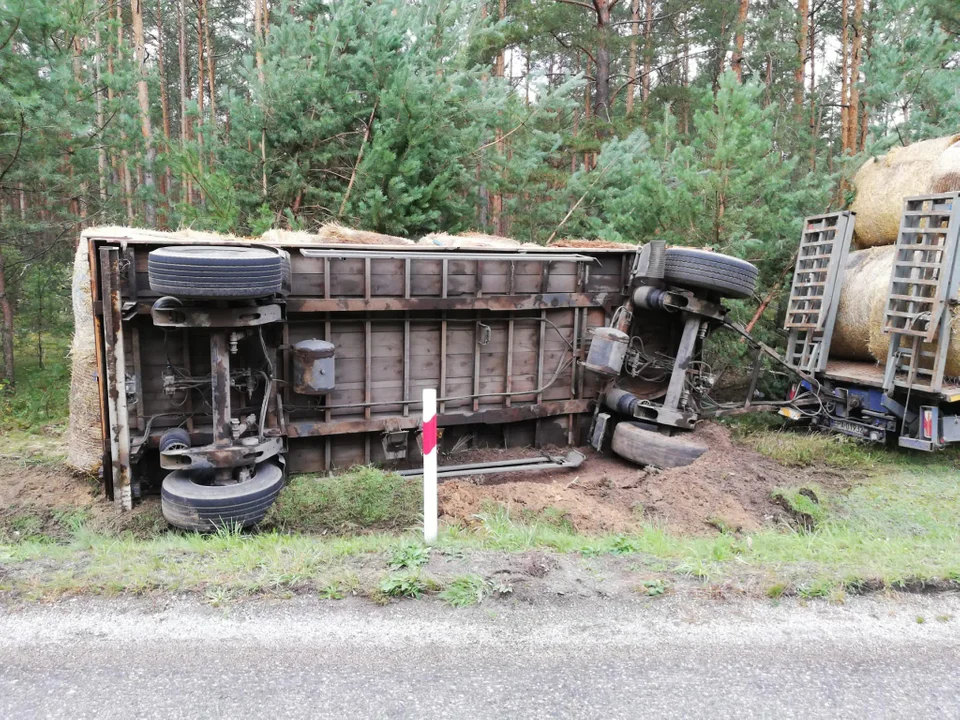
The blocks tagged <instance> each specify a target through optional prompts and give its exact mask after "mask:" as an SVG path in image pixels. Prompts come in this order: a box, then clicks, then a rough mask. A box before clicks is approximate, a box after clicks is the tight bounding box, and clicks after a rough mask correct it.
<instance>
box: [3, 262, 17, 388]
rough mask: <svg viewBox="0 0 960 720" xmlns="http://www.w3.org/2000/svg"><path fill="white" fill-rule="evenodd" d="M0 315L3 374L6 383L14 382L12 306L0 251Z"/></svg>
mask: <svg viewBox="0 0 960 720" xmlns="http://www.w3.org/2000/svg"><path fill="white" fill-rule="evenodd" d="M0 314H2V315H3V327H2V328H0V335H2V336H3V373H4V376H5V377H6V379H7V382H8V383H10V384H11V385H12V384H13V382H14V379H15V378H14V372H13V370H14V367H13V306H12V305H11V304H10V298H8V297H7V275H6V266H5V262H4V257H3V252H2V251H0Z"/></svg>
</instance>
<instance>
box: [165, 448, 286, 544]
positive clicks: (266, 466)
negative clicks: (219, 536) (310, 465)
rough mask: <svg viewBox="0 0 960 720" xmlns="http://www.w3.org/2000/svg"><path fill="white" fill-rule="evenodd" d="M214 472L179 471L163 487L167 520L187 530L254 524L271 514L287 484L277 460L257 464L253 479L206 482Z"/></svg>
mask: <svg viewBox="0 0 960 720" xmlns="http://www.w3.org/2000/svg"><path fill="white" fill-rule="evenodd" d="M210 477H211V476H210V474H204V473H198V472H196V471H189V470H175V471H174V472H172V473H170V474H169V475H167V477H166V478H165V479H164V481H163V486H162V487H161V489H160V507H161V510H162V511H163V517H164V518H166V520H167V522H168V523H170V524H171V525H174V526H176V527H178V528H181V529H183V530H196V531H199V532H211V531H214V530H218V529H220V528H224V527H226V528H230V527H235V526H240V527H242V528H249V527H253V526H254V525H256V524H257V523H259V522H260V521H261V520H263V518H264V516H265V515H266V514H267V510H269V509H270V506H271V505H273V501H274V500H276V499H277V495H278V494H279V493H280V490H281V488H282V487H283V470H282V469H281V467H280V465H279V464H278V463H277V462H276V461H274V460H268V461H266V462H263V463H261V464H259V465H257V467H256V469H255V474H254V475H253V477H252V478H250V479H249V480H245V481H243V482H239V483H234V484H229V485H206V484H203V481H204V480H206V479H209V478H210Z"/></svg>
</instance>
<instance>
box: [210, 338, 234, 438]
mask: <svg viewBox="0 0 960 720" xmlns="http://www.w3.org/2000/svg"><path fill="white" fill-rule="evenodd" d="M210 376H211V378H212V379H211V390H212V396H211V399H210V404H211V406H212V407H213V442H214V444H215V445H220V446H225V445H229V444H230V443H231V442H232V441H233V435H232V434H231V433H230V416H231V414H230V351H229V350H228V348H227V334H226V333H225V332H223V331H222V330H218V331H216V332H212V333H210Z"/></svg>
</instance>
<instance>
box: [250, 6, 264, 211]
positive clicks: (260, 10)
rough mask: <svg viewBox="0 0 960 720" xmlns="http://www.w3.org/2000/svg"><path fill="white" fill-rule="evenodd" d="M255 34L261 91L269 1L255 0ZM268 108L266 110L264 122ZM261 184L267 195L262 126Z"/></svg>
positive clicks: (262, 131) (262, 128)
mask: <svg viewBox="0 0 960 720" xmlns="http://www.w3.org/2000/svg"><path fill="white" fill-rule="evenodd" d="M253 34H254V44H255V46H256V49H257V50H256V63H257V78H258V79H259V81H260V88H261V92H262V90H263V86H264V81H265V79H266V76H265V75H264V72H263V46H264V44H265V43H266V41H267V2H266V0H253ZM265 122H266V110H264V123H265ZM260 185H261V189H262V192H263V196H264V197H266V196H267V128H266V127H265V126H264V127H261V128H260Z"/></svg>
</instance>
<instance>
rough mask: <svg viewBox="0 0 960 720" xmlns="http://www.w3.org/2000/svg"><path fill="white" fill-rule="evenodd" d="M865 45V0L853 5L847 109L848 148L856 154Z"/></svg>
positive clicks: (856, 0)
mask: <svg viewBox="0 0 960 720" xmlns="http://www.w3.org/2000/svg"><path fill="white" fill-rule="evenodd" d="M862 47H863V0H855V2H854V6H853V44H852V46H851V49H850V87H849V98H850V107H849V109H848V110H847V125H848V126H849V128H850V130H849V132H848V133H847V150H849V151H850V153H851V154H856V152H857V143H858V140H859V137H860V127H859V126H860V85H859V83H860V51H861V49H862Z"/></svg>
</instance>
